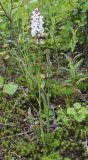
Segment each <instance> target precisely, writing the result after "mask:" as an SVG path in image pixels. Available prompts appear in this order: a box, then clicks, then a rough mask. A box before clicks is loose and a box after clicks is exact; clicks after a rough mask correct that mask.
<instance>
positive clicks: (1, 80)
mask: <svg viewBox="0 0 88 160" xmlns="http://www.w3.org/2000/svg"><path fill="white" fill-rule="evenodd" d="M3 83H4V78H3V77H1V76H0V88H2V87H3Z"/></svg>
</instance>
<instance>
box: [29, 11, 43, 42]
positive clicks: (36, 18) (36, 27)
mask: <svg viewBox="0 0 88 160" xmlns="http://www.w3.org/2000/svg"><path fill="white" fill-rule="evenodd" d="M43 23H44V22H43V16H41V15H40V12H39V10H38V8H36V9H35V10H34V11H33V12H32V16H31V35H32V37H36V44H42V43H43V41H42V37H43V36H44V28H43Z"/></svg>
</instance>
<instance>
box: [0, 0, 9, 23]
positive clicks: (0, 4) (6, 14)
mask: <svg viewBox="0 0 88 160" xmlns="http://www.w3.org/2000/svg"><path fill="white" fill-rule="evenodd" d="M0 6H1V8H2V10H3V11H4V14H5V17H6V18H7V19H8V20H9V21H10V22H12V19H11V17H10V16H9V15H8V13H7V12H6V10H5V8H4V7H3V5H2V3H1V2H0Z"/></svg>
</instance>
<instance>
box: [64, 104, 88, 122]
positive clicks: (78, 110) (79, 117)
mask: <svg viewBox="0 0 88 160" xmlns="http://www.w3.org/2000/svg"><path fill="white" fill-rule="evenodd" d="M67 114H68V115H71V116H72V117H73V118H74V120H76V121H77V122H82V121H84V120H85V118H86V117H87V116H88V106H82V105H81V104H80V103H75V104H74V106H73V107H71V108H67Z"/></svg>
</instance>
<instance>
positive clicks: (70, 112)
mask: <svg viewBox="0 0 88 160" xmlns="http://www.w3.org/2000/svg"><path fill="white" fill-rule="evenodd" d="M67 114H71V115H75V114H76V112H75V110H74V108H68V109H67Z"/></svg>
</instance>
